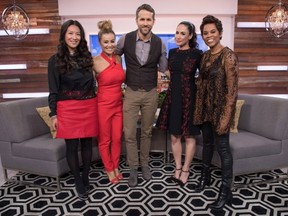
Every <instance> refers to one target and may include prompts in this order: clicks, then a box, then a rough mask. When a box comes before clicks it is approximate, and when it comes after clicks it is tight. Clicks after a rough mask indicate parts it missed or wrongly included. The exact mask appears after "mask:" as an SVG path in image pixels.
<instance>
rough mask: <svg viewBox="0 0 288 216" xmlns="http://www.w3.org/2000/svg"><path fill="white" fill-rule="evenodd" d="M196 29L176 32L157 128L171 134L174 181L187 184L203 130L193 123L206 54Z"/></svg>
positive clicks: (186, 26)
mask: <svg viewBox="0 0 288 216" xmlns="http://www.w3.org/2000/svg"><path fill="white" fill-rule="evenodd" d="M196 40H197V35H196V32H195V26H194V25H193V24H192V23H190V22H186V21H183V22H181V23H180V24H179V25H178V26H177V29H176V33H175V42H176V44H177V45H178V48H175V49H171V50H170V51H169V56H168V69H169V72H170V75H171V82H170V84H169V88H168V90H167V95H166V97H165V100H164V101H163V104H162V107H161V111H160V114H159V117H158V120H157V126H158V127H159V128H161V129H165V130H167V131H168V132H169V133H170V134H171V144H172V152H173V156H174V160H175V166H176V169H175V172H174V175H173V176H172V177H171V180H172V181H175V182H177V183H179V184H180V185H182V186H183V185H184V184H185V183H186V182H187V181H188V177H189V169H190V164H191V161H192V159H193V156H194V153H195V150H196V143H195V137H194V136H195V135H198V134H200V128H199V127H198V126H195V125H194V124H193V111H194V104H195V93H196V86H195V73H196V71H197V70H198V68H199V65H200V60H201V56H202V51H201V50H199V49H197V48H196V47H197V46H198V44H197V42H196ZM182 138H184V139H185V145H186V146H185V147H186V148H185V161H184V164H183V166H182V154H183V151H182V143H181V139H182Z"/></svg>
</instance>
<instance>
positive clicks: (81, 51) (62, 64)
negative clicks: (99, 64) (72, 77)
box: [56, 20, 93, 73]
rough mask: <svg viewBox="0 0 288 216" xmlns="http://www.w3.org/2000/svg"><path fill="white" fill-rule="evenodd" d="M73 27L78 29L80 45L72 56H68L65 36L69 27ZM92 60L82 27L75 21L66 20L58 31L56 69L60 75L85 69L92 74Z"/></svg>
mask: <svg viewBox="0 0 288 216" xmlns="http://www.w3.org/2000/svg"><path fill="white" fill-rule="evenodd" d="M71 25H75V26H77V27H78V28H79V29H80V36H81V39H80V43H79V45H78V46H77V48H76V52H75V54H74V55H73V56H71V55H70V53H69V49H68V47H67V44H66V42H65V34H66V32H67V29H68V28H69V26H71ZM92 65H93V59H92V55H91V53H90V51H89V50H88V46H87V41H86V38H85V31H84V29H83V27H82V25H81V24H80V23H79V22H78V21H77V20H68V21H66V22H64V23H63V24H62V26H61V30H60V38H59V44H58V51H57V53H56V67H57V68H58V70H59V72H60V73H68V72H71V71H72V70H74V69H76V68H86V69H87V70H89V71H90V72H92Z"/></svg>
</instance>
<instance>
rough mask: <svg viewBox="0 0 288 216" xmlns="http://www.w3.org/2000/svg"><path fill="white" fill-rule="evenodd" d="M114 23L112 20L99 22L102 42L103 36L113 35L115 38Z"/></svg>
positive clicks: (99, 34) (99, 33)
mask: <svg viewBox="0 0 288 216" xmlns="http://www.w3.org/2000/svg"><path fill="white" fill-rule="evenodd" d="M112 27H113V26H112V22H111V20H102V21H99V22H98V28H99V29H100V31H99V32H98V40H99V42H100V40H101V38H102V35H103V34H109V33H112V34H113V35H114V36H115V32H114V31H113V29H112Z"/></svg>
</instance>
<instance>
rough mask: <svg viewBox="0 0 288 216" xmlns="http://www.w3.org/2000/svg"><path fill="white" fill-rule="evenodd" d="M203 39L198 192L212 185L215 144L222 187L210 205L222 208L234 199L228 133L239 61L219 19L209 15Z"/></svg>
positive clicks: (203, 26) (197, 110)
mask: <svg viewBox="0 0 288 216" xmlns="http://www.w3.org/2000/svg"><path fill="white" fill-rule="evenodd" d="M200 30H201V35H202V38H203V40H204V42H205V44H206V45H207V46H209V48H210V49H209V50H208V51H207V52H205V53H204V55H203V58H202V62H201V66H200V68H201V69H200V76H199V79H198V80H197V81H196V82H197V94H196V107H195V113H194V114H195V116H194V118H195V119H194V123H195V124H201V127H202V128H201V129H202V134H203V153H202V154H203V157H202V158H203V169H202V173H201V179H200V181H199V184H198V186H197V187H196V191H202V190H203V189H204V187H205V185H209V184H210V179H211V178H210V164H211V159H212V156H213V152H214V145H215V146H216V148H217V151H218V153H219V156H220V158H221V168H222V185H221V188H220V193H219V196H218V199H217V200H216V201H215V202H214V203H212V204H210V205H209V207H210V208H212V209H221V208H222V207H223V206H224V205H225V204H226V203H230V202H231V200H232V192H231V184H232V180H233V172H232V168H233V164H232V163H233V160H232V154H231V150H230V145H229V131H230V127H231V126H232V125H233V124H234V122H233V120H234V114H235V109H236V101H237V94H238V59H237V56H236V55H235V53H234V52H233V51H232V50H231V49H229V48H228V47H224V46H223V45H222V44H221V43H220V40H221V39H222V33H223V27H222V23H221V21H220V20H219V19H217V18H216V17H214V16H211V15H208V16H206V17H204V18H203V21H202V24H201V26H200Z"/></svg>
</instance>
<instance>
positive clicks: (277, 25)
mask: <svg viewBox="0 0 288 216" xmlns="http://www.w3.org/2000/svg"><path fill="white" fill-rule="evenodd" d="M287 11H288V6H287V4H284V3H282V2H281V0H279V3H278V4H275V5H274V6H272V7H271V8H270V10H269V11H268V12H267V15H266V20H265V27H266V30H267V31H269V32H270V33H271V34H272V35H273V36H275V37H277V38H279V37H281V36H283V35H284V34H286V33H287V32H288V12H287Z"/></svg>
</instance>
